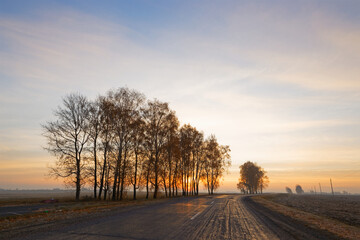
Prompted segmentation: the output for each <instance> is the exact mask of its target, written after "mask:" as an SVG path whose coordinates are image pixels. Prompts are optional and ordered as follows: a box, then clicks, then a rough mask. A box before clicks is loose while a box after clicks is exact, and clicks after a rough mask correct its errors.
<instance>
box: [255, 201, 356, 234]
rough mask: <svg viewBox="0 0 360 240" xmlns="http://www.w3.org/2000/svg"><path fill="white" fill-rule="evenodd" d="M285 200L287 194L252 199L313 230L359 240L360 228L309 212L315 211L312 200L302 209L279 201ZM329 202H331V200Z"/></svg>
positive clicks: (303, 204) (289, 202)
mask: <svg viewBox="0 0 360 240" xmlns="http://www.w3.org/2000/svg"><path fill="white" fill-rule="evenodd" d="M329 197H331V196H329ZM284 198H287V194H263V195H257V196H252V199H253V200H254V201H255V202H257V203H259V204H261V205H263V206H265V207H267V208H268V209H270V210H272V211H276V212H279V213H281V214H283V215H285V216H288V217H291V218H293V219H296V220H298V221H300V222H303V223H304V224H305V225H307V226H309V227H311V228H315V229H321V230H325V231H328V232H330V233H332V234H334V235H335V236H338V237H340V238H346V239H354V240H355V239H359V236H360V228H359V227H358V226H351V225H349V224H347V223H346V222H344V221H339V220H337V219H332V218H329V217H326V216H323V215H319V214H318V213H317V212H311V211H309V209H311V210H312V209H313V208H312V207H311V206H312V204H314V203H313V202H311V198H309V199H307V200H308V201H307V202H305V201H303V203H302V205H301V206H302V207H297V208H295V207H294V206H292V205H291V201H288V202H286V201H279V199H282V200H284ZM292 201H295V202H296V201H297V200H296V198H295V199H292ZM328 201H331V199H329V200H328ZM323 205H324V206H323V207H324V208H325V207H326V206H327V205H326V204H325V203H324V204H323ZM329 206H331V205H329Z"/></svg>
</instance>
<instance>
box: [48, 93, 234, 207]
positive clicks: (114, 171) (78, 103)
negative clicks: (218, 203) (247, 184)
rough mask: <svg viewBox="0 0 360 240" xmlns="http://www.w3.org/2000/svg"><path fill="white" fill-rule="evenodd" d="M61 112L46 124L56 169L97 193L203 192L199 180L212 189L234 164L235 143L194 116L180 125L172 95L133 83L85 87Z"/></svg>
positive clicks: (170, 194)
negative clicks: (148, 93) (98, 91)
mask: <svg viewBox="0 0 360 240" xmlns="http://www.w3.org/2000/svg"><path fill="white" fill-rule="evenodd" d="M54 115H55V120H54V121H49V122H47V123H46V124H44V125H43V126H42V127H43V135H44V136H45V138H46V139H47V145H46V147H45V149H46V150H48V151H49V152H50V153H52V154H53V155H55V156H56V157H57V160H56V162H55V165H53V166H52V167H51V168H50V175H51V176H54V177H56V178H58V177H60V178H64V180H65V183H66V184H68V185H70V186H75V188H76V199H79V198H80V190H81V187H82V186H84V185H85V184H90V185H92V186H93V190H94V198H98V199H107V198H108V197H110V198H111V199H112V200H118V199H119V200H121V199H123V198H124V197H125V193H126V191H127V190H129V189H132V191H133V198H134V199H136V194H137V191H138V190H139V189H146V198H149V194H150V193H153V198H157V197H158V194H159V192H163V193H164V194H165V196H167V197H173V196H177V195H179V194H182V195H198V194H199V185H200V182H202V183H204V185H205V187H206V189H207V192H208V193H209V194H213V193H214V191H215V190H216V189H217V188H218V187H219V185H220V181H221V178H222V176H223V173H224V171H225V170H226V169H227V168H228V167H229V166H230V164H231V161H230V154H229V153H230V148H229V146H223V145H220V144H219V143H218V141H217V139H216V137H215V136H214V135H210V136H209V137H208V138H206V139H204V133H203V132H201V131H198V130H197V129H196V128H195V127H193V126H191V125H190V124H185V125H183V126H181V127H180V126H179V120H178V118H177V116H176V114H175V111H173V110H171V109H170V108H169V105H168V103H166V102H161V101H159V100H156V99H155V100H147V99H146V98H145V96H144V95H143V94H142V93H139V92H138V91H136V90H131V89H128V88H119V89H116V90H111V91H108V92H107V93H106V94H105V95H104V96H99V97H98V98H96V99H95V100H94V101H90V100H88V99H87V98H86V97H85V96H83V95H81V94H70V95H68V96H66V97H64V98H63V104H62V106H59V107H58V108H57V109H56V110H55V112H54Z"/></svg>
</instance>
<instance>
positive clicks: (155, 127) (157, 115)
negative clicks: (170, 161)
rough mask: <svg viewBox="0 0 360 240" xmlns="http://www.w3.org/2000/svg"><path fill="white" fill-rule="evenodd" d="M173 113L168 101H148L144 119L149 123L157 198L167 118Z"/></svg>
mask: <svg viewBox="0 0 360 240" xmlns="http://www.w3.org/2000/svg"><path fill="white" fill-rule="evenodd" d="M169 114H171V110H170V108H169V105H168V103H164V102H160V101H158V100H156V99H155V100H153V101H148V103H147V107H146V109H145V110H144V119H145V121H146V123H147V135H148V139H149V140H148V141H149V143H150V146H151V151H152V152H153V154H151V155H152V156H153V160H154V170H153V173H154V198H157V194H158V191H159V170H160V169H159V167H160V160H161V159H160V153H161V151H162V149H163V148H164V145H165V143H166V127H165V124H166V120H167V118H168V115H169Z"/></svg>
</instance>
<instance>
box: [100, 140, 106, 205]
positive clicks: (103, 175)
mask: <svg viewBox="0 0 360 240" xmlns="http://www.w3.org/2000/svg"><path fill="white" fill-rule="evenodd" d="M106 156H107V146H106V147H105V149H104V164H103V169H102V173H101V180H100V189H99V199H101V192H102V191H103V187H104V177H105V172H106Z"/></svg>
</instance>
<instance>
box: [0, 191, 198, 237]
mask: <svg viewBox="0 0 360 240" xmlns="http://www.w3.org/2000/svg"><path fill="white" fill-rule="evenodd" d="M178 197H182V196H176V197H175V198H178ZM186 197H187V198H191V197H195V196H186ZM57 199H59V202H58V203H48V204H44V207H42V208H40V209H39V210H37V211H35V212H31V213H27V214H23V215H12V216H7V217H0V231H9V230H16V229H19V228H24V227H27V226H33V225H39V224H46V223H52V222H55V221H61V220H68V219H76V218H82V217H87V216H91V217H93V216H96V215H97V214H102V213H104V212H109V213H110V212H112V211H118V210H120V211H121V210H123V209H126V207H129V206H144V205H151V204H155V203H159V202H165V201H170V200H171V199H173V198H166V197H165V195H163V194H159V197H158V198H157V199H154V198H152V197H150V198H149V199H146V198H145V194H139V195H138V197H137V200H133V199H132V195H131V196H126V197H125V199H123V200H121V201H120V200H116V201H111V200H98V199H93V198H91V197H88V196H84V197H83V198H82V199H81V200H79V201H74V198H69V197H64V198H57ZM40 200H43V198H37V197H34V198H26V199H21V198H16V199H7V200H4V199H3V200H0V202H2V203H3V205H2V206H9V205H19V206H23V205H29V204H39V201H40Z"/></svg>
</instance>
